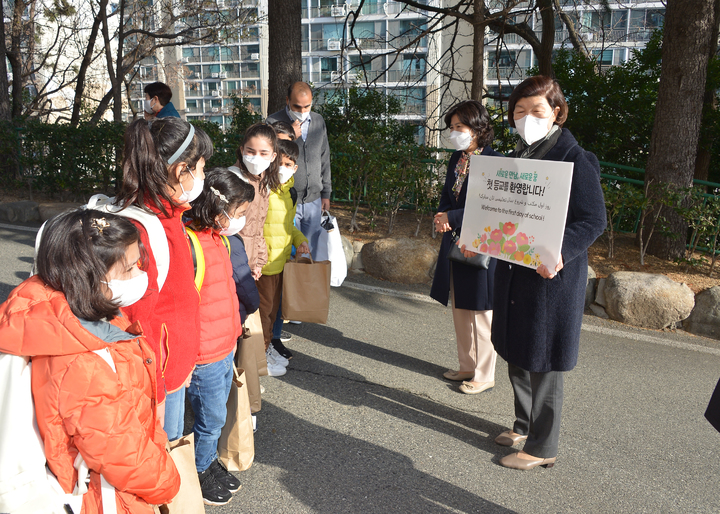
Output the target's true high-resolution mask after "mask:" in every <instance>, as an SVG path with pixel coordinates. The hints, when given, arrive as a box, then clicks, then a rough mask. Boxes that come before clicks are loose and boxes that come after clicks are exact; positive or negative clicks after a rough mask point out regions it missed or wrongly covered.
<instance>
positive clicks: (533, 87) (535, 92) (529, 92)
mask: <svg viewBox="0 0 720 514" xmlns="http://www.w3.org/2000/svg"><path fill="white" fill-rule="evenodd" d="M531 96H544V97H545V99H546V100H547V103H548V104H550V107H552V108H553V110H554V109H555V107H560V112H559V113H558V115H557V116H556V118H555V124H556V125H558V126H560V127H562V125H563V123H565V122H566V121H567V117H568V104H567V102H566V101H565V95H564V94H563V92H562V89H560V84H558V83H557V81H556V80H553V79H551V78H550V77H546V76H545V75H537V76H535V77H530V78H528V79H525V80H523V81H522V82H520V84H518V85H517V86H516V87H515V89H513V92H512V93H510V99H509V100H508V122H509V123H510V126H511V127H513V128H515V118H514V117H513V112H515V104H516V103H517V101H518V100H520V99H521V98H528V97H531Z"/></svg>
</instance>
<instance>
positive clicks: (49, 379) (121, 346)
mask: <svg viewBox="0 0 720 514" xmlns="http://www.w3.org/2000/svg"><path fill="white" fill-rule="evenodd" d="M95 325H97V326H98V327H99V328H95V327H93V330H94V331H95V332H97V333H101V332H103V331H104V333H105V334H107V336H106V337H105V339H103V338H100V337H98V336H97V335H95V333H92V332H90V331H89V330H90V329H86V328H85V326H83V325H82V324H81V322H80V320H79V319H78V318H77V317H75V315H74V314H73V313H72V311H71V310H70V306H69V305H68V303H67V301H66V300H65V296H64V295H63V294H62V293H60V292H58V291H56V290H54V289H52V288H50V287H48V286H46V285H45V283H44V282H43V281H42V280H41V279H40V278H39V277H37V276H35V277H32V278H29V279H28V280H26V281H25V282H23V283H22V284H20V285H19V286H18V287H17V288H15V290H13V292H12V293H10V296H9V298H8V300H7V301H6V302H5V303H3V304H2V305H0V351H2V352H5V353H10V354H13V355H25V356H30V357H31V358H32V392H33V398H34V401H35V411H36V414H37V421H38V428H39V430H40V435H41V437H42V439H43V443H44V445H45V456H46V458H47V461H48V466H49V468H50V470H51V471H52V472H53V473H54V474H55V476H57V478H58V481H59V482H60V485H61V486H62V487H63V489H64V490H65V492H68V493H70V492H72V490H73V488H74V486H75V483H76V482H77V472H76V471H75V468H74V467H73V463H74V461H75V457H76V456H77V454H78V452H79V453H80V454H81V455H82V456H83V459H84V460H85V462H86V463H87V465H88V468H89V469H90V470H91V473H90V487H89V491H88V493H87V494H86V495H85V496H84V498H83V510H82V512H83V513H84V514H94V513H97V512H102V500H101V494H100V476H99V475H98V473H102V475H103V476H104V477H105V479H106V480H107V481H108V483H109V484H110V485H112V486H113V487H115V489H116V503H117V507H118V512H121V513H127V514H130V513H133V514H136V513H143V512H147V513H151V512H153V510H152V507H151V506H150V504H161V503H167V502H169V501H170V500H172V498H174V497H175V495H176V494H177V492H178V490H179V488H180V476H179V474H178V471H177V469H176V467H175V464H174V463H173V461H172V459H171V457H170V455H169V454H168V452H167V451H166V450H165V445H166V442H167V437H166V435H165V432H164V431H163V430H162V427H161V426H160V423H159V421H158V419H157V417H156V409H155V407H156V403H157V402H156V397H155V355H154V352H153V351H152V349H151V348H150V346H149V345H148V343H147V341H146V340H145V338H144V337H143V336H142V335H141V334H142V331H141V329H140V324H139V323H134V324H132V325H131V324H130V322H129V321H128V320H127V318H125V317H117V318H115V319H114V320H112V322H111V323H104V322H98V323H96V324H95ZM118 329H119V330H118ZM125 336H127V337H126V338H125ZM106 339H110V340H112V342H107V341H106ZM103 349H107V350H108V351H109V353H110V355H111V356H112V362H113V363H114V365H115V367H116V370H115V371H113V370H112V368H111V367H110V365H109V364H108V362H106V361H105V360H103V358H102V357H100V356H99V355H97V354H96V353H94V351H95V350H103Z"/></svg>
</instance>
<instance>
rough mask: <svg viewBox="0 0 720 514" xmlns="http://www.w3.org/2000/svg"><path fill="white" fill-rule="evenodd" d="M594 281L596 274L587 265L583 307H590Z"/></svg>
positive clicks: (593, 294)
mask: <svg viewBox="0 0 720 514" xmlns="http://www.w3.org/2000/svg"><path fill="white" fill-rule="evenodd" d="M595 282H597V275H596V274H595V270H594V269H592V268H591V267H590V266H588V276H587V285H586V286H585V308H586V309H587V308H588V307H590V304H591V303H593V300H594V299H595Z"/></svg>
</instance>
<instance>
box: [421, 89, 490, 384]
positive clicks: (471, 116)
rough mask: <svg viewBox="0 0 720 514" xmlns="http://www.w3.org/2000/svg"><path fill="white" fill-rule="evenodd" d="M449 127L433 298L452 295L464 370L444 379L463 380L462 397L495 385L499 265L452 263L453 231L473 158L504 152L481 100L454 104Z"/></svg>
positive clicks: (459, 218) (459, 221)
mask: <svg viewBox="0 0 720 514" xmlns="http://www.w3.org/2000/svg"><path fill="white" fill-rule="evenodd" d="M445 125H446V126H447V128H449V129H450V130H451V131H452V132H451V133H450V141H451V142H452V143H453V145H454V146H455V148H456V150H457V151H456V152H455V153H453V154H452V157H451V158H450V164H449V165H448V171H447V176H446V178H445V186H444V187H443V191H442V196H441V197H440V206H439V207H438V213H437V214H436V215H435V219H434V223H435V230H436V231H437V232H444V233H445V234H444V236H443V240H442V244H441V246H440V253H439V255H438V262H437V266H436V268H435V278H434V280H433V285H432V290H431V292H430V296H431V297H432V298H434V299H435V300H437V301H438V302H440V303H442V304H443V305H447V303H448V298H449V297H450V296H452V311H453V322H454V324H455V336H456V339H457V350H458V360H459V363H460V366H459V369H458V370H457V371H455V370H448V371H446V372H445V373H444V374H443V376H444V377H445V378H447V379H448V380H455V381H459V382H462V384H461V385H460V391H462V392H463V393H466V394H477V393H480V392H482V391H486V390H488V389H490V388H492V387H493V386H494V385H495V360H496V358H497V355H496V354H495V350H494V349H493V346H492V343H491V342H490V325H491V323H492V308H493V272H494V271H495V265H496V261H495V259H490V265H489V266H488V269H479V268H475V267H473V266H468V265H466V264H462V263H458V262H450V261H449V260H448V258H447V255H448V252H449V251H450V248H451V246H452V244H453V241H452V232H455V233H456V234H457V235H459V234H460V228H461V227H462V221H463V213H464V210H465V198H466V196H467V187H468V186H467V181H466V178H467V176H468V172H469V169H470V157H471V156H472V155H494V156H501V154H499V153H497V152H495V151H493V150H492V148H490V143H491V142H492V140H493V129H492V126H491V125H490V116H489V115H488V113H487V110H485V107H483V105H482V104H481V103H480V102H477V101H475V100H468V101H465V102H461V103H459V104H457V105H455V106H454V107H452V108H451V109H450V110H449V111H448V113H447V114H446V115H445Z"/></svg>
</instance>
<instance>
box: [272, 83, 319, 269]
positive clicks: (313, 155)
mask: <svg viewBox="0 0 720 514" xmlns="http://www.w3.org/2000/svg"><path fill="white" fill-rule="evenodd" d="M311 108H312V90H311V89H310V86H308V85H307V84H306V83H305V82H295V83H294V84H293V85H291V86H290V87H289V88H288V94H287V105H286V106H285V109H283V110H281V111H278V112H276V113H275V114H271V115H270V116H268V118H267V120H266V121H267V122H268V123H271V122H275V121H284V122H287V123H290V124H291V125H292V126H293V128H294V129H295V142H296V143H297V145H298V148H299V149H300V156H299V158H298V163H297V164H298V169H297V171H296V172H295V175H294V176H295V190H296V191H297V194H298V200H297V210H296V212H295V226H297V228H298V229H300V231H301V232H302V233H303V234H305V237H307V238H308V241H309V243H310V250H311V251H312V256H313V259H314V260H317V261H324V260H327V258H328V252H327V233H326V232H325V229H323V228H322V227H321V226H320V218H321V216H322V211H327V210H329V209H330V193H331V192H332V182H331V178H330V145H329V144H328V138H327V130H326V128H325V120H323V118H322V116H320V115H319V114H318V113H315V112H311V111H310V110H311Z"/></svg>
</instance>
